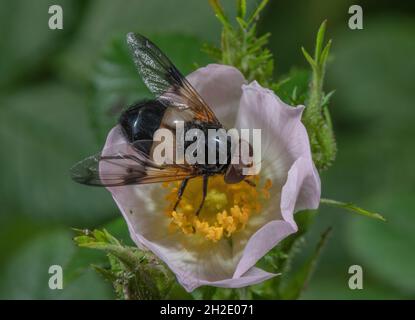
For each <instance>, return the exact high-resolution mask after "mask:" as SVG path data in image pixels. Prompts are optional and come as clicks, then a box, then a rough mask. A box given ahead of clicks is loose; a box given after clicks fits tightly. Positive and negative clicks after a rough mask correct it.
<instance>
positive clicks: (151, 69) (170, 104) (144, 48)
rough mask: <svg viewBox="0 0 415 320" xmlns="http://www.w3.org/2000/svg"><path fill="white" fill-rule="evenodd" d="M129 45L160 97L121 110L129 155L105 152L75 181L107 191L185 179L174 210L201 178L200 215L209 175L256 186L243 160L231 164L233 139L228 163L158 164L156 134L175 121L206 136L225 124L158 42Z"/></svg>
mask: <svg viewBox="0 0 415 320" xmlns="http://www.w3.org/2000/svg"><path fill="white" fill-rule="evenodd" d="M127 42H128V44H129V46H130V49H131V51H132V53H133V59H134V62H135V64H136V67H137V69H138V72H139V74H140V76H141V78H142V80H143V81H144V83H145V84H146V86H147V87H148V89H149V90H150V91H151V92H152V93H153V94H154V95H155V97H156V98H155V99H154V100H148V101H141V102H138V103H136V104H134V105H132V106H131V107H129V108H128V109H127V110H125V111H124V112H122V114H121V116H120V118H119V123H118V124H119V127H120V128H121V132H122V134H123V136H124V138H125V142H124V143H125V144H126V148H128V150H129V152H125V153H123V152H119V151H117V152H114V153H113V154H111V153H108V152H105V153H104V152H103V153H100V154H98V155H94V156H91V157H88V158H86V159H84V160H82V161H80V162H79V163H77V164H76V165H75V166H74V167H72V169H71V177H72V179H73V180H74V181H76V182H79V183H82V184H86V185H91V186H104V187H117V186H125V185H140V184H148V183H157V182H170V181H180V180H182V183H181V185H180V188H179V190H178V194H177V201H176V203H175V205H174V208H173V210H175V209H176V207H177V205H178V204H179V202H180V200H181V198H182V195H183V193H184V191H185V188H186V185H187V183H188V181H189V179H192V178H195V177H199V176H202V177H203V188H202V192H203V195H202V201H201V203H200V206H199V208H198V209H197V211H196V214H197V215H198V214H199V212H200V210H201V209H202V207H203V204H204V200H205V198H206V195H207V187H208V179H209V177H210V176H212V175H218V174H222V175H223V176H224V181H225V183H229V184H232V183H238V182H241V181H246V182H247V183H249V184H251V185H252V186H255V185H254V183H253V182H251V181H250V180H246V179H245V177H246V176H244V175H243V174H242V169H243V166H244V164H243V163H242V162H240V163H238V164H234V163H233V162H232V163H231V158H232V151H231V148H228V145H229V140H228V141H225V142H224V143H226V144H228V145H227V148H226V150H227V151H226V153H227V154H226V159H227V161H226V163H224V164H219V163H217V164H206V163H207V162H204V163H203V164H198V163H196V164H193V165H190V164H186V163H184V164H177V163H172V164H162V165H160V164H158V163H156V162H155V161H154V159H153V158H152V149H153V146H154V141H153V135H154V132H155V131H156V130H157V129H159V128H160V127H163V128H168V129H171V130H172V131H173V130H174V129H173V123H174V122H175V121H176V120H180V121H183V122H184V129H185V130H190V129H194V128H197V129H200V130H202V131H203V132H207V130H208V129H221V128H223V126H222V124H221V123H220V122H219V120H218V119H217V118H216V116H215V114H214V113H213V111H212V110H211V108H210V107H209V106H208V105H207V104H206V102H205V101H204V100H203V99H202V97H201V96H200V95H199V94H198V93H197V92H196V90H195V89H194V88H193V87H192V85H191V84H190V83H189V82H188V81H187V80H186V78H185V77H184V76H183V75H182V74H181V73H180V71H179V70H178V69H177V68H176V67H175V66H174V65H173V63H172V62H171V61H170V60H169V59H168V58H167V56H166V55H165V54H163V53H162V52H161V50H160V49H159V48H158V47H157V46H156V45H155V44H153V43H152V42H151V41H150V40H148V39H147V38H145V37H144V36H142V35H140V34H133V33H129V34H128V35H127ZM205 143H206V147H207V146H208V144H209V141H208V140H206V142H205ZM220 143H221V142H220V141H215V142H214V145H216V148H222V147H223V146H221V145H220ZM222 143H223V142H222ZM186 144H187V145H188V144H189V142H186V143H185V148H186V147H187V145H186ZM114 167H116V168H117V172H114V170H109V168H112V169H113V168H114Z"/></svg>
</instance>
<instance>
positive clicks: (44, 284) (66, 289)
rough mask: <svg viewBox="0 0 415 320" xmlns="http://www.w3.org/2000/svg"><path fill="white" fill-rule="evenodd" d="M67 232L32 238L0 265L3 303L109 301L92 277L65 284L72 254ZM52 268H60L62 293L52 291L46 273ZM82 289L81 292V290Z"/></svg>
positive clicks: (106, 292)
mask: <svg viewBox="0 0 415 320" xmlns="http://www.w3.org/2000/svg"><path fill="white" fill-rule="evenodd" d="M75 250H76V249H75V247H74V245H73V243H72V241H71V236H70V232H69V231H67V230H62V229H54V230H49V231H47V232H43V233H42V234H39V235H37V236H35V237H32V238H31V240H30V241H29V242H27V243H26V244H25V245H24V246H22V247H21V248H20V249H18V250H16V251H15V252H14V254H13V255H12V256H10V257H9V258H8V260H7V262H6V263H5V264H4V265H3V267H2V270H1V276H0V278H1V279H0V280H1V281H0V283H1V286H0V297H1V298H2V299H64V298H72V299H73V298H77V299H109V298H111V297H112V294H111V291H110V290H109V289H110V288H109V287H108V286H106V285H105V284H103V283H102V280H101V279H99V278H98V277H96V276H95V275H94V274H92V273H85V274H84V275H82V276H81V277H80V278H78V279H77V281H76V282H67V281H66V265H67V263H68V261H69V260H70V259H71V256H72V255H73V254H74V253H75ZM51 265H60V266H62V268H63V276H64V281H63V289H62V290H51V289H50V288H49V285H48V282H49V277H50V276H51V275H50V274H49V273H48V270H49V267H50V266H51ZM81 288H82V289H81Z"/></svg>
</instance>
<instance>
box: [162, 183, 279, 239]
mask: <svg viewBox="0 0 415 320" xmlns="http://www.w3.org/2000/svg"><path fill="white" fill-rule="evenodd" d="M249 179H250V181H251V182H253V183H254V184H255V185H256V186H253V185H251V184H248V183H246V182H245V181H242V182H240V183H237V184H226V183H225V182H224V180H223V176H220V175H217V176H212V177H209V183H208V192H207V195H206V199H205V202H204V205H203V208H202V210H201V211H200V213H199V215H196V211H197V209H198V208H199V205H200V203H201V201H202V178H200V177H199V178H194V179H191V180H189V182H188V184H187V186H186V189H185V191H184V193H183V197H182V199H181V201H180V203H179V205H178V206H177V208H176V210H175V211H173V210H172V209H173V207H174V204H175V203H176V200H177V192H178V190H179V187H180V184H181V182H171V183H164V184H163V187H164V188H167V189H168V192H167V195H166V200H168V202H169V205H168V206H167V207H166V209H165V212H166V214H167V216H168V217H170V219H171V222H170V225H169V229H170V231H171V232H174V231H176V230H180V231H181V232H183V233H184V234H186V235H199V236H202V237H203V238H205V239H206V240H210V241H213V242H217V241H219V240H220V239H222V238H223V237H225V238H229V237H231V236H232V234H234V233H235V232H238V231H240V230H243V229H244V228H245V226H246V224H247V222H248V220H249V217H250V216H251V215H252V214H255V213H259V212H260V211H261V208H262V205H263V202H264V201H266V200H267V199H269V189H270V188H271V187H272V182H271V180H269V179H267V180H266V181H265V183H262V184H261V183H260V178H259V176H255V177H250V178H249Z"/></svg>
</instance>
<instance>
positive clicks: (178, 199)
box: [173, 178, 189, 211]
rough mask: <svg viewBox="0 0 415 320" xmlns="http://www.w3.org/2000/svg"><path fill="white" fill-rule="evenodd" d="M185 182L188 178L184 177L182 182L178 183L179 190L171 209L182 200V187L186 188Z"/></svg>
mask: <svg viewBox="0 0 415 320" xmlns="http://www.w3.org/2000/svg"><path fill="white" fill-rule="evenodd" d="M187 182H189V178H185V179H184V180H183V181H182V184H181V185H180V188H179V191H178V192H177V200H176V203H175V204H174V207H173V211H176V209H177V206H178V205H179V203H180V200H182V196H183V193H184V189H186V186H187Z"/></svg>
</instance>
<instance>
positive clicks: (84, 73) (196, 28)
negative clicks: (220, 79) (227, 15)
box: [0, 0, 235, 85]
mask: <svg viewBox="0 0 415 320" xmlns="http://www.w3.org/2000/svg"><path fill="white" fill-rule="evenodd" d="M71 2H74V1H71ZM81 2H85V1H81ZM234 6H235V3H234V1H224V3H223V7H224V9H225V10H229V9H231V8H234ZM87 9H88V10H85V11H84V12H83V15H82V18H83V19H82V21H81V23H80V24H79V25H78V28H79V31H80V32H78V33H76V34H74V35H73V37H72V39H71V40H72V41H70V42H68V43H67V46H66V47H65V50H64V51H63V52H62V55H61V57H60V59H59V65H58V66H59V68H58V70H57V72H59V73H60V74H62V75H63V77H64V78H65V79H67V80H68V81H72V82H73V83H74V84H76V85H79V83H80V82H81V81H83V83H85V82H87V83H88V82H89V79H90V76H91V74H92V73H93V70H94V66H95V62H96V60H97V57H99V55H100V53H101V52H102V48H104V47H105V46H106V45H107V44H108V43H109V42H110V41H111V39H113V38H114V37H117V36H120V35H121V36H122V37H124V36H125V35H126V34H127V33H128V32H138V33H141V34H143V35H145V36H147V37H150V39H151V40H154V38H153V35H155V34H165V33H166V32H169V33H175V34H185V35H188V36H189V37H195V38H198V39H202V40H203V42H204V41H211V42H213V41H215V42H216V43H217V42H218V34H219V33H220V30H221V25H220V24H218V23H217V20H216V19H215V17H214V16H213V15H212V14H211V10H210V7H209V3H208V1H188V0H175V1H165V0H151V1H129V2H128V4H126V3H123V2H120V1H113V0H99V1H90V2H88V8H87ZM64 10H65V9H64ZM0 11H1V10H0ZM44 12H45V14H47V9H45V11H44ZM10 16H11V15H10ZM66 16H67V15H66V11H65V18H66ZM17 21H30V18H28V19H23V20H17ZM45 23H47V19H44V20H42V22H41V23H39V24H38V26H39V27H42V28H43V29H44V30H46V31H47V32H49V33H53V32H52V31H50V30H49V29H48V28H47V25H45ZM25 30H27V29H25ZM55 34H59V32H55ZM176 45H177V46H180V42H174V41H172V42H171V43H170V44H169V47H170V48H171V47H174V46H176ZM198 49H200V46H198ZM187 54H188V53H187V52H186V51H184V52H182V53H181V56H182V57H183V58H186V56H187ZM169 57H170V56H169ZM173 62H175V61H174V60H173ZM193 62H195V61H189V63H193ZM196 62H198V61H196Z"/></svg>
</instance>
